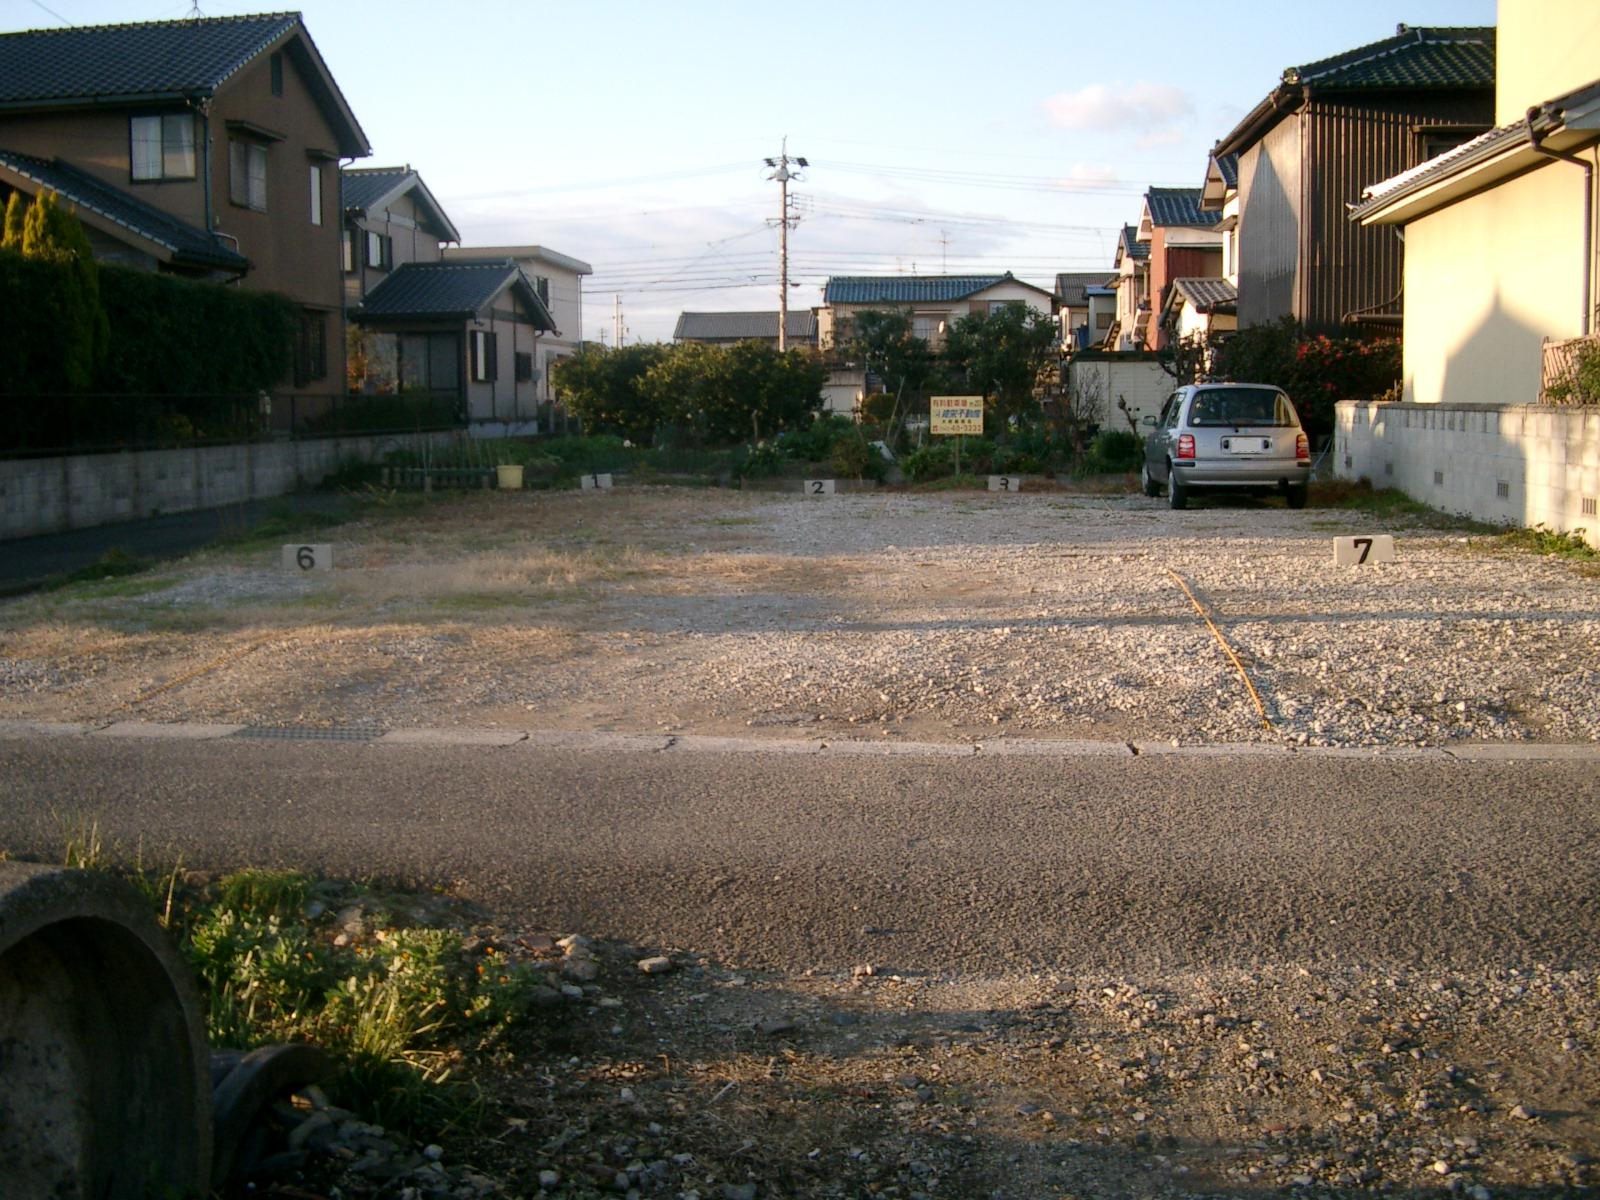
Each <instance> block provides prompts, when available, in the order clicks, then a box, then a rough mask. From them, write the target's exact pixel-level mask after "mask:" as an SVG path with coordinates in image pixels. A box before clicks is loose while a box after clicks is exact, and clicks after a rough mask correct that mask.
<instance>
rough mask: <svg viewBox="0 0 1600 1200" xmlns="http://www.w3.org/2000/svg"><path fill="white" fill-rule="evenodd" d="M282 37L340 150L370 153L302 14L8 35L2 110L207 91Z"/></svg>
mask: <svg viewBox="0 0 1600 1200" xmlns="http://www.w3.org/2000/svg"><path fill="white" fill-rule="evenodd" d="M296 35H298V36H296ZM279 46H282V47H283V49H284V50H285V52H286V53H287V54H288V55H289V57H290V58H291V59H292V60H293V61H294V62H295V64H296V65H297V66H298V67H300V69H301V71H302V73H303V74H304V76H305V78H306V80H307V83H308V85H309V86H310V88H311V90H312V92H313V94H314V95H315V96H316V97H317V99H318V101H319V103H321V104H322V106H323V108H324V110H325V112H326V113H327V115H328V120H329V123H330V125H332V126H333V128H334V130H335V132H336V133H337V134H338V137H339V143H340V144H339V146H338V147H337V149H338V151H339V153H340V154H341V155H344V156H346V157H361V156H363V155H367V154H370V153H371V152H372V149H371V147H370V146H369V145H368V144H367V137H366V134H365V133H363V132H362V130H361V126H360V124H359V123H358V122H357V121H356V118H355V114H354V113H352V112H351V111H350V106H349V105H348V104H347V103H346V102H345V99H344V96H343V94H341V93H340V91H339V88H338V85H337V84H335V83H334V81H333V76H332V75H331V74H330V73H329V71H328V69H327V66H326V64H324V63H323V61H322V56H321V55H320V54H318V52H317V48H316V46H315V45H314V44H313V43H312V41H311V36H310V34H308V33H307V32H306V29H305V25H304V24H303V23H302V22H301V19H300V14H299V13H269V14H265V15H261V16H242V17H201V18H196V19H193V20H184V21H151V22H145V23H141V24H134V25H83V26H75V27H71V28H66V29H35V30H29V31H26V32H23V33H7V34H0V110H6V109H13V110H14V109H26V108H76V107H91V106H100V105H106V104H150V103H162V102H171V103H177V102H185V101H189V100H193V99H197V98H204V97H208V96H212V95H214V94H215V93H216V91H217V90H218V89H219V88H220V87H222V85H223V84H225V83H226V82H227V81H228V80H229V79H231V78H232V77H233V76H234V75H236V74H238V72H239V71H240V70H242V69H243V68H244V67H245V66H246V65H248V64H249V63H250V62H251V61H252V60H253V59H255V58H256V57H257V56H258V55H261V54H263V53H265V52H266V51H267V50H269V49H275V48H278V47H279Z"/></svg>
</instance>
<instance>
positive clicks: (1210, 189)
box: [1200, 154, 1239, 212]
mask: <svg viewBox="0 0 1600 1200" xmlns="http://www.w3.org/2000/svg"><path fill="white" fill-rule="evenodd" d="M1238 190H1239V156H1238V155H1237V154H1224V155H1221V156H1218V155H1215V154H1213V155H1212V156H1211V157H1210V158H1208V159H1206V181H1205V183H1204V184H1202V185H1201V188H1200V211H1201V212H1221V211H1222V205H1223V203H1224V202H1225V201H1226V200H1227V198H1228V193H1230V192H1236V191H1238Z"/></svg>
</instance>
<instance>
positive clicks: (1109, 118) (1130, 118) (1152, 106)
mask: <svg viewBox="0 0 1600 1200" xmlns="http://www.w3.org/2000/svg"><path fill="white" fill-rule="evenodd" d="M1044 110H1045V113H1046V115H1047V116H1048V117H1049V118H1050V121H1051V123H1052V124H1054V125H1056V126H1058V127H1059V128H1061V129H1070V130H1074V131H1078V132H1099V133H1118V132H1128V133H1137V134H1138V135H1140V136H1139V144H1140V145H1141V146H1159V145H1167V144H1170V143H1171V142H1172V141H1173V140H1174V139H1175V138H1176V137H1178V136H1180V130H1181V126H1183V125H1184V124H1186V123H1187V122H1188V121H1189V120H1190V119H1191V118H1192V117H1193V116H1194V102H1193V101H1192V100H1191V99H1190V98H1189V94H1188V93H1187V92H1185V91H1183V90H1182V89H1181V88H1175V87H1173V86H1172V85H1171V84H1166V83H1145V82H1140V83H1134V84H1124V83H1116V84H1105V83H1091V84H1090V85H1089V86H1088V87H1085V88H1080V89H1078V90H1077V91H1075V92H1059V93H1057V94H1056V95H1054V96H1051V97H1050V98H1049V99H1047V100H1046V101H1045V102H1044Z"/></svg>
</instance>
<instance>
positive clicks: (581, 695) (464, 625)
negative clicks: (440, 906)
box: [0, 487, 1600, 746]
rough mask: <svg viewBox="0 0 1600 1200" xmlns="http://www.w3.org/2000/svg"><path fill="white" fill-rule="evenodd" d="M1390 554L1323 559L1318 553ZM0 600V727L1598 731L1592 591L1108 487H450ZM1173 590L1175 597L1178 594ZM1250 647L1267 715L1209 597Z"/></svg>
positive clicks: (1227, 733) (1296, 736) (1421, 548)
mask: <svg viewBox="0 0 1600 1200" xmlns="http://www.w3.org/2000/svg"><path fill="white" fill-rule="evenodd" d="M1373 532H1389V533H1393V534H1394V535H1395V536H1396V538H1397V546H1398V550H1397V555H1396V560H1395V561H1394V562H1392V563H1389V564H1386V565H1382V566H1366V567H1344V568H1335V567H1334V566H1333V565H1332V548H1331V539H1332V538H1333V536H1334V535H1336V534H1364V533H1373ZM309 536H312V537H314V538H316V539H317V540H326V541H330V542H331V543H332V545H333V547H334V556H335V563H336V569H335V570H334V571H333V572H331V573H329V574H318V575H310V576H301V575H295V574H290V573H286V572H285V571H284V570H283V569H282V568H281V567H280V565H279V561H278V546H277V545H276V544H275V543H274V544H253V545H251V544H247V545H245V546H243V547H236V548H234V549H229V550H217V551H209V552H206V553H203V554H199V555H196V556H193V557H191V558H189V559H186V560H184V561H182V562H179V563H177V564H174V565H170V566H165V567H162V568H161V569H159V570H157V571H155V572H153V573H150V574H146V575H141V576H137V577H133V578H130V579H119V580H110V581H106V582H104V583H96V584H80V585H76V586H74V587H72V588H68V589H65V590H63V591H59V592H54V593H48V594H45V595H42V596H36V597H32V598H27V599H22V600H15V601H11V602H9V603H7V604H5V605H4V606H3V607H0V716H3V717H11V718H24V717H25V718H38V719H64V720H94V719H103V718H112V717H117V718H125V717H130V716H136V717H138V718H140V719H145V720H156V721H181V720H210V721H241V722H246V723H315V724H324V725H342V724H364V723H365V724H378V725H382V726H384V727H387V728H405V727H408V726H415V725H435V726H438V725H445V726H458V725H502V726H504V725H513V726H515V725H525V726H529V727H538V728H558V729H606V730H620V731H628V730H648V731H658V730H671V731H683V732H698V733H722V734H726V733H734V732H737V733H740V734H745V735H752V734H754V735H760V736H772V737H813V736H831V737H837V736H841V735H848V736H852V737H864V738H872V737H879V738H890V739H894V738H922V739H926V738H930V737H931V738H945V739H950V738H954V739H970V740H982V739H994V738H996V737H1006V736H1022V737H1030V738H1037V737H1045V738H1097V739H1098V738H1110V739H1122V740H1139V741H1151V740H1163V741H1165V740H1179V741H1182V742H1185V743H1190V742H1234V741H1272V742H1282V743H1289V744H1296V743H1297V744H1311V745H1331V746H1372V745H1450V744H1458V743H1461V742H1471V741H1481V740H1492V741H1505V740H1530V739H1531V740H1539V741H1580V742H1581V741H1593V740H1595V739H1596V738H1597V737H1600V637H1597V636H1596V635H1597V633H1600V581H1597V580H1596V578H1594V577H1593V575H1592V574H1586V573H1584V568H1582V567H1577V566H1574V565H1572V564H1570V563H1567V562H1564V561H1561V560H1558V559H1552V558H1539V557H1537V556H1534V555H1531V554H1528V553H1525V552H1518V551H1512V550H1508V549H1506V548H1504V547H1503V546H1502V545H1501V544H1500V543H1499V541H1498V540H1497V539H1496V538H1495V537H1493V536H1492V535H1484V534H1477V535H1469V534H1467V533H1460V532H1453V531H1450V530H1440V529H1437V528H1425V527H1407V526H1406V525H1403V524H1402V525H1394V524H1385V525H1382V526H1379V525H1377V524H1375V521H1374V519H1373V518H1371V517H1368V516H1366V515H1365V514H1362V513H1359V512H1350V511H1345V510H1339V509H1320V510H1319V509H1317V508H1315V507H1313V508H1310V509H1307V510H1305V511H1302V512H1291V511H1288V510H1287V509H1285V508H1283V507H1282V506H1281V503H1277V502H1251V501H1234V502H1228V501H1214V502H1209V503H1206V504H1204V505H1202V506H1200V507H1198V508H1196V509H1193V510H1191V511H1188V512H1181V513H1176V512H1171V511H1169V510H1167V509H1166V508H1165V507H1164V506H1163V505H1162V504H1161V502H1159V501H1152V500H1147V499H1144V498H1142V497H1133V496H1126V495H1111V496H1099V495H1073V494H1066V493H1060V492H1035V493H1029V492H1023V493H1021V494H1015V495H994V496H990V495H987V494H981V493H970V492H969V493H934V494H908V493H857V494H847V495H841V496H836V497H828V498H823V499H816V500H806V499H802V498H801V497H800V496H798V495H783V494H772V493H751V492H735V491H719V490H689V489H672V488H655V487H652V488H638V489H626V490H622V491H618V492H615V493H611V494H594V493H576V492H568V493H521V494H517V495H513V496H507V495H501V494H488V495H471V496H465V497H461V498H451V499H442V500H437V501H434V502H432V503H430V504H428V505H426V506H421V507H407V508H400V509H397V510H394V511H388V510H373V511H372V512H371V513H370V514H369V515H368V516H367V517H366V518H364V519H362V520H360V521H357V522H354V523H351V524H347V525H344V526H340V527H337V528H335V529H333V530H330V531H326V532H324V533H321V534H313V535H309ZM1180 581H1181V582H1180ZM1184 585H1187V586H1188V588H1189V589H1190V592H1191V593H1192V595H1193V597H1194V601H1195V602H1197V603H1198V605H1199V607H1200V608H1202V609H1204V610H1205V612H1206V613H1207V614H1208V615H1210V616H1211V617H1212V618H1213V620H1214V622H1215V625H1216V627H1217V631H1218V632H1219V633H1220V634H1221V635H1222V636H1223V638H1224V639H1225V640H1226V641H1227V642H1228V643H1229V645H1230V646H1231V647H1232V648H1233V649H1234V650H1235V651H1236V652H1237V655H1238V658H1239V664H1240V665H1241V666H1242V667H1243V668H1244V671H1245V672H1246V673H1247V675H1248V677H1249V680H1250V681H1251V684H1252V685H1253V686H1254V688H1255V689H1256V691H1257V692H1258V694H1259V696H1260V699H1261V702H1262V706H1263V707H1264V710H1265V718H1263V715H1262V713H1261V712H1260V711H1258V708H1257V705H1256V703H1255V701H1254V700H1253V698H1252V696H1251V694H1250V691H1249V689H1248V688H1247V687H1246V686H1245V683H1244V681H1243V680H1242V679H1241V676H1240V673H1239V671H1238V670H1237V669H1236V667H1235V666H1234V664H1233V663H1231V662H1230V661H1229V659H1228V657H1227V655H1226V654H1225V652H1224V651H1223V649H1222V648H1221V646H1219V644H1218V641H1217V639H1216V638H1215V637H1214V636H1213V633H1212V631H1211V630H1210V629H1209V628H1208V627H1207V625H1206V623H1205V621H1204V620H1202V617H1201V614H1200V612H1198V611H1197V608H1196V603H1192V602H1191V600H1190V598H1189V596H1188V595H1186V593H1185V590H1184Z"/></svg>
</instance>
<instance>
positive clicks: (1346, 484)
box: [1311, 479, 1502, 533]
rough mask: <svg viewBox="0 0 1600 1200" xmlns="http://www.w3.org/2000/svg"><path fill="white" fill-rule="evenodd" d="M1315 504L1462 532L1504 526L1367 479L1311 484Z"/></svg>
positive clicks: (1496, 528) (1483, 531)
mask: <svg viewBox="0 0 1600 1200" xmlns="http://www.w3.org/2000/svg"><path fill="white" fill-rule="evenodd" d="M1311 504H1312V506H1313V507H1316V508H1337V509H1344V510H1346V511H1351V512H1364V513H1369V514H1371V515H1372V516H1375V517H1381V518H1387V519H1389V520H1403V521H1405V522H1407V523H1408V524H1411V525H1420V526H1423V527H1424V528H1427V529H1442V530H1455V531H1458V532H1462V533H1498V532H1500V530H1501V529H1502V526H1499V525H1491V524H1489V523H1488V522H1486V521H1477V520H1474V519H1473V518H1471V517H1463V516H1460V515H1458V514H1455V513H1447V512H1441V511H1440V510H1439V509H1437V508H1430V507H1429V506H1428V505H1426V504H1423V503H1422V502H1421V501H1420V500H1413V499H1412V498H1411V497H1410V496H1408V495H1406V494H1405V493H1404V492H1402V491H1400V489H1398V488H1376V489H1375V488H1374V487H1373V486H1372V485H1371V484H1370V483H1368V482H1367V481H1366V480H1364V479H1363V480H1359V481H1356V482H1350V481H1347V480H1329V481H1324V482H1318V483H1313V484H1312V485H1311Z"/></svg>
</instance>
